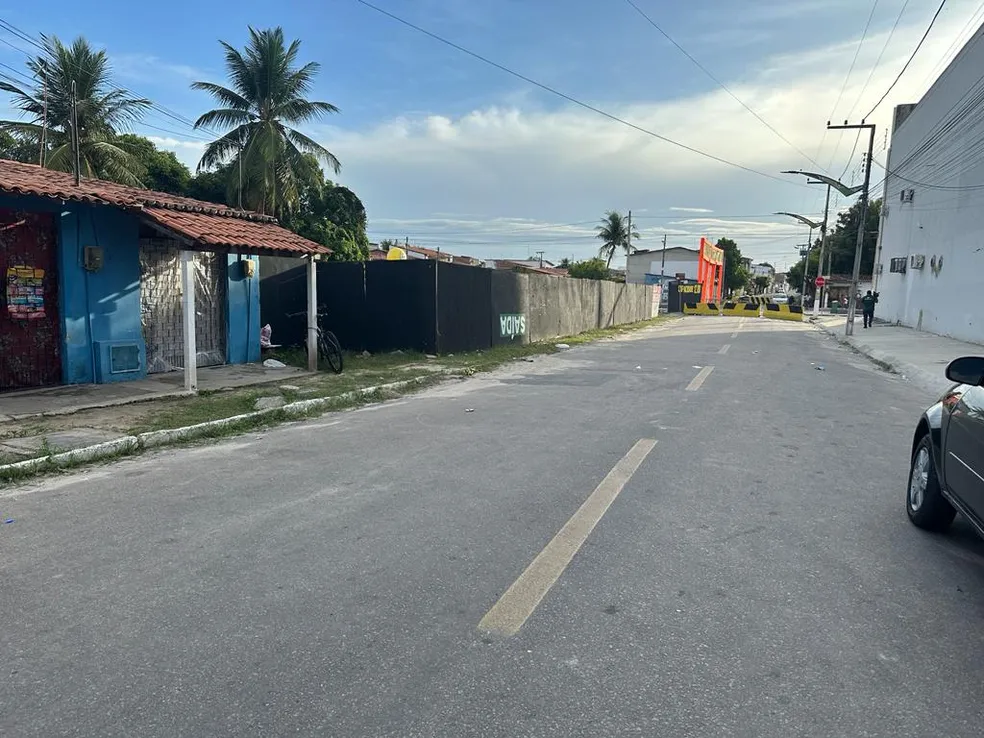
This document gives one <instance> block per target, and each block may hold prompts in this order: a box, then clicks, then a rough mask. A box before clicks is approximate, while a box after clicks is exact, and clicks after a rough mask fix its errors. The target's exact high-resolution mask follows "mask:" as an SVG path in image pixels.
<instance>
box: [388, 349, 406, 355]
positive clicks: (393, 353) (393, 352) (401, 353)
mask: <svg viewBox="0 0 984 738" xmlns="http://www.w3.org/2000/svg"><path fill="white" fill-rule="evenodd" d="M390 356H403V352H402V351H400V349H397V350H396V351H390Z"/></svg>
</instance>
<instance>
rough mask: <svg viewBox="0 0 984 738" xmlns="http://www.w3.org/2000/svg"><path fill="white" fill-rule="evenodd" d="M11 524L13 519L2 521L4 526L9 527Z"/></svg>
mask: <svg viewBox="0 0 984 738" xmlns="http://www.w3.org/2000/svg"><path fill="white" fill-rule="evenodd" d="M13 522H14V519H13V518H7V519H6V520H4V521H3V524H4V525H10V524H11V523H13Z"/></svg>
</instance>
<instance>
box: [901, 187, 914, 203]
mask: <svg viewBox="0 0 984 738" xmlns="http://www.w3.org/2000/svg"><path fill="white" fill-rule="evenodd" d="M915 196H916V191H915V190H913V189H908V190H902V192H901V193H900V196H899V200H901V201H902V202H912V200H913V198H914V197H915Z"/></svg>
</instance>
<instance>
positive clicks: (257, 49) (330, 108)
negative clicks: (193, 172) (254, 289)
mask: <svg viewBox="0 0 984 738" xmlns="http://www.w3.org/2000/svg"><path fill="white" fill-rule="evenodd" d="M249 35H250V38H249V43H248V44H247V45H246V48H245V50H244V51H239V50H238V49H236V48H234V47H233V46H231V45H229V44H228V43H226V42H224V41H222V42H220V43H221V44H222V47H223V48H224V49H225V61H226V70H227V72H228V76H229V80H230V82H231V86H229V87H224V86H222V85H218V84H214V83H212V82H195V83H194V84H193V85H192V87H193V88H194V89H197V90H202V91H204V92H207V93H209V94H210V95H211V96H212V97H213V98H214V99H215V101H216V102H217V103H218V105H219V107H217V108H215V109H214V110H210V111H209V112H207V113H205V114H204V115H202V116H201V117H200V118H199V119H198V121H197V122H196V123H195V126H196V127H198V128H211V127H215V128H219V129H224V130H226V131H227V132H226V133H225V134H224V135H222V136H221V137H220V138H218V139H217V140H215V141H213V142H212V143H211V144H209V145H208V147H207V148H206V149H205V153H204V154H203V155H202V159H201V161H200V162H199V164H198V169H199V170H202V169H210V168H213V167H215V166H218V165H221V164H225V163H229V162H233V164H234V167H233V168H234V169H236V170H237V171H238V168H239V164H240V159H241V163H242V171H243V199H244V202H245V204H246V206H247V207H249V208H251V209H253V210H258V211H259V212H261V213H268V214H271V215H278V216H279V215H282V214H283V213H285V212H289V211H292V210H296V209H297V208H298V206H299V203H300V199H301V190H302V188H303V187H304V183H305V181H306V180H307V178H308V177H309V176H310V171H309V169H310V165H309V163H308V156H309V155H310V156H314V157H315V158H316V159H317V160H319V161H321V162H324V163H325V164H327V165H328V166H329V167H330V168H331V169H332V170H333V171H334V172H335V173H337V172H338V171H339V169H340V164H339V162H338V159H336V158H335V155H334V154H332V153H331V152H330V151H328V150H327V149H326V148H325V147H324V146H322V145H321V144H319V143H318V142H317V141H314V140H313V139H311V138H309V137H308V136H305V135H304V134H303V133H301V132H300V131H298V130H297V129H295V128H292V127H291V126H294V125H298V124H304V123H309V122H311V121H315V120H319V119H320V118H322V117H324V116H325V115H328V114H331V113H337V112H338V108H336V107H335V106H334V105H332V104H331V103H327V102H315V101H311V100H307V99H306V98H305V95H306V94H307V92H308V91H309V90H310V88H311V83H312V81H313V79H314V76H315V74H316V73H317V72H318V70H319V68H320V65H319V64H317V63H316V62H308V63H307V64H304V65H302V66H298V63H297V55H298V51H299V50H300V41H297V40H295V41H292V42H291V43H290V44H289V45H287V44H286V42H285V40H284V32H283V29H281V28H273V29H267V30H262V31H258V30H256V29H254V28H252V27H251V28H250V29H249Z"/></svg>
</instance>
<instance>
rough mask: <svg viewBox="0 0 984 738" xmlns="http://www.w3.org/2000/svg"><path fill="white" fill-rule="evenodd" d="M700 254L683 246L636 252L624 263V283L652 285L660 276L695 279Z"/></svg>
mask: <svg viewBox="0 0 984 738" xmlns="http://www.w3.org/2000/svg"><path fill="white" fill-rule="evenodd" d="M699 258H700V252H699V251H698V250H697V249H688V248H685V247H683V246H674V247H672V248H668V249H666V250H665V251H664V250H663V249H653V250H651V251H648V250H647V251H636V252H634V253H632V254H629V256H628V258H627V259H626V262H625V281H626V282H628V283H629V284H653V283H655V282H658V281H659V276H660V275H661V274H663V275H665V277H666V279H668V280H669V279H694V280H696V279H697V263H698V260H699Z"/></svg>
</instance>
